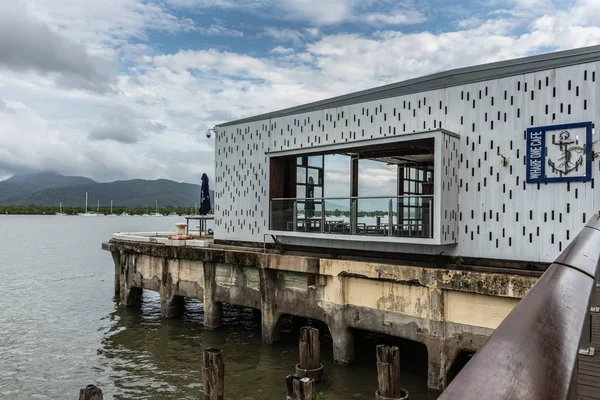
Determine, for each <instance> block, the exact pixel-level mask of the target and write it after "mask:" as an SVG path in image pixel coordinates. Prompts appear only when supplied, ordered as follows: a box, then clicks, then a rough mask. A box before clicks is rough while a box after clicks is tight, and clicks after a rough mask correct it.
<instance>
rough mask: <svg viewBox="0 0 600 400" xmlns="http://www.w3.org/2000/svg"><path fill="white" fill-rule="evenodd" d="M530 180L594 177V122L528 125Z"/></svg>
mask: <svg viewBox="0 0 600 400" xmlns="http://www.w3.org/2000/svg"><path fill="white" fill-rule="evenodd" d="M526 139H527V158H526V160H525V161H526V163H525V166H526V172H527V183H550V182H587V181H589V180H591V179H592V123H591V122H577V123H572V124H562V125H550V126H540V127H532V128H527V132H526Z"/></svg>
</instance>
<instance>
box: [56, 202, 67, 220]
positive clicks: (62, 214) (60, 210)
mask: <svg viewBox="0 0 600 400" xmlns="http://www.w3.org/2000/svg"><path fill="white" fill-rule="evenodd" d="M58 204H59V205H58V207H59V208H58V209H59V211H58V212H57V213H56V215H59V216H61V217H64V216H65V215H67V214H65V213H64V212H62V203H58Z"/></svg>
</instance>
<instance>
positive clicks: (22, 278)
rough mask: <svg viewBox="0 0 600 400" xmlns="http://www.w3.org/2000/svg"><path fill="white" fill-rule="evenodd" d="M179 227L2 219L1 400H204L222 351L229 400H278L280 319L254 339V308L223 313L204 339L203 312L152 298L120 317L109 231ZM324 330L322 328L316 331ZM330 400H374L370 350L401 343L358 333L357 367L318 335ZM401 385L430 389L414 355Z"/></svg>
mask: <svg viewBox="0 0 600 400" xmlns="http://www.w3.org/2000/svg"><path fill="white" fill-rule="evenodd" d="M181 220H182V218H181V217H163V218H160V217H94V218H90V217H76V216H68V217H57V216H5V215H0V272H2V277H3V279H2V281H1V282H0V398H1V399H76V398H77V393H78V391H79V389H80V388H82V387H84V386H85V385H87V384H89V383H94V384H97V385H98V386H100V387H101V388H102V389H103V391H104V394H105V396H104V398H105V399H173V400H174V399H200V398H202V373H201V364H202V349H203V348H204V347H209V346H212V347H218V348H222V349H223V350H224V352H225V370H226V374H225V380H226V381H225V394H226V398H227V399H269V400H272V399H283V398H285V377H286V375H288V374H290V373H292V372H293V370H294V365H295V364H296V363H297V362H298V349H297V343H298V342H297V332H298V329H299V327H300V326H302V325H303V324H305V323H311V324H316V325H317V326H318V322H317V321H302V320H299V319H294V318H288V319H286V320H285V321H284V329H283V340H282V341H281V342H280V343H277V344H275V345H266V344H264V343H262V342H261V340H260V319H259V316H257V315H256V314H255V312H254V311H253V310H252V309H244V308H239V307H226V308H225V311H224V318H223V320H224V327H223V328H221V329H219V330H217V331H212V332H211V331H205V330H204V328H203V326H202V318H203V314H202V304H201V302H200V301H198V300H189V301H186V312H185V314H184V315H183V317H182V318H180V319H175V320H168V321H163V320H161V318H160V299H159V298H158V294H156V293H153V292H148V291H146V292H144V301H143V306H142V307H141V308H140V309H121V308H119V307H118V303H116V302H115V299H114V296H113V278H114V269H113V264H112V258H111V256H110V253H108V252H105V251H102V250H101V249H100V246H101V243H102V242H103V241H106V240H107V239H109V238H110V235H111V233H113V232H117V231H121V232H127V231H165V230H174V224H175V223H176V222H180V221H181ZM322 328H323V327H322ZM321 336H322V361H323V364H324V365H325V375H326V381H325V382H324V383H322V384H319V385H318V389H319V390H321V391H323V393H324V399H325V400H334V399H372V398H374V396H373V393H374V391H375V389H376V388H377V374H376V367H375V362H374V346H375V345H377V344H379V343H383V342H386V341H387V342H390V343H391V342H394V343H399V344H401V345H403V346H404V345H406V343H405V342H401V341H393V340H392V339H390V338H385V337H382V336H378V335H373V334H357V340H356V351H357V362H356V363H355V364H353V365H352V366H340V365H333V364H332V363H331V359H332V356H331V339H330V337H329V336H328V335H327V332H326V328H325V329H322V335H321ZM402 357H403V359H402V367H401V368H402V371H403V373H402V376H403V382H404V383H403V386H404V387H405V388H407V389H408V390H409V391H410V393H411V396H410V398H411V399H413V400H418V399H434V398H435V397H436V396H435V393H431V392H427V390H426V362H425V360H424V354H423V353H422V351H421V349H419V348H416V347H414V346H404V347H403V355H402Z"/></svg>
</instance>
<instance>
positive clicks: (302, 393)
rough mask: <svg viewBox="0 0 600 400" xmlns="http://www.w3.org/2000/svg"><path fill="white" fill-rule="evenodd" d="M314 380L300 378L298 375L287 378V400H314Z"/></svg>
mask: <svg viewBox="0 0 600 400" xmlns="http://www.w3.org/2000/svg"><path fill="white" fill-rule="evenodd" d="M314 382H315V380H314V379H310V378H299V377H297V376H296V375H288V376H287V377H286V378H285V383H286V386H287V397H286V399H287V400H313V396H314Z"/></svg>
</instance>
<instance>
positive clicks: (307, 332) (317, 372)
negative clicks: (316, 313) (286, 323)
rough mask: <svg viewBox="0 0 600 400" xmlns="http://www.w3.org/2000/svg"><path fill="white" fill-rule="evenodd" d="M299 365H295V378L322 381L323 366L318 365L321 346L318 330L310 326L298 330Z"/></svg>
mask: <svg viewBox="0 0 600 400" xmlns="http://www.w3.org/2000/svg"><path fill="white" fill-rule="evenodd" d="M299 350H300V351H299V353H300V363H299V364H298V365H296V376H298V377H299V378H304V377H307V378H311V379H314V380H317V381H320V380H322V379H323V365H322V364H321V363H320V358H321V344H320V342H319V330H318V329H317V328H313V327H311V326H303V327H302V328H300V344H299Z"/></svg>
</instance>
